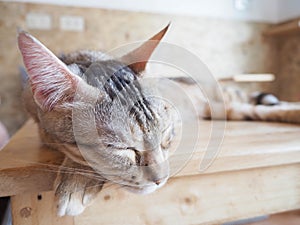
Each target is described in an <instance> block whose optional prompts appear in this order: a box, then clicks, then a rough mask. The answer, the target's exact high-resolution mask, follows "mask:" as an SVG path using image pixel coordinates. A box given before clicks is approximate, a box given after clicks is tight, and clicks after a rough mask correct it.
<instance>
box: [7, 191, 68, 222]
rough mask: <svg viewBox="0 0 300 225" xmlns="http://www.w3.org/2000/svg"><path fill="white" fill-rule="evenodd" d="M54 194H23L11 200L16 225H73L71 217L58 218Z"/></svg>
mask: <svg viewBox="0 0 300 225" xmlns="http://www.w3.org/2000/svg"><path fill="white" fill-rule="evenodd" d="M53 199H54V195H53V193H52V192H47V193H40V194H38V193H36V194H22V195H16V196H13V197H12V198H11V206H12V207H11V208H12V219H13V224H14V225H61V224H63V225H73V224H74V218H73V217H70V216H65V217H57V215H56V203H55V202H54V201H53Z"/></svg>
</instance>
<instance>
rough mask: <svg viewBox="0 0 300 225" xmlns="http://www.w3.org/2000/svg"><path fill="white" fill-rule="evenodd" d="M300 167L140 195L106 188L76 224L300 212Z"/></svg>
mask: <svg viewBox="0 0 300 225" xmlns="http://www.w3.org/2000/svg"><path fill="white" fill-rule="evenodd" d="M299 174H300V164H296V165H287V166H278V167H269V168H260V169H250V170H242V171H234V172H224V173H217V174H203V175H197V176H186V177H177V178H173V179H171V180H169V182H168V183H167V184H166V185H165V186H164V187H163V188H162V189H160V190H158V191H157V192H155V193H153V194H150V195H146V196H141V195H135V194H131V193H128V192H126V191H123V190H120V189H116V188H105V189H104V190H103V191H102V192H101V193H100V195H99V196H98V198H97V199H96V201H95V202H94V203H93V204H92V205H91V206H90V207H89V208H87V210H86V211H85V212H84V213H83V214H82V215H79V216H77V217H75V218H74V221H75V225H96V224H110V225H119V224H124V225H127V224H128V225H166V224H172V225H177V224H178V225H179V224H180V225H181V224H198V225H200V224H205V225H209V224H221V223H223V222H229V221H234V220H238V219H245V218H251V217H255V216H260V215H266V214H270V213H277V212H282V211H288V210H293V209H299V208H300V176H299Z"/></svg>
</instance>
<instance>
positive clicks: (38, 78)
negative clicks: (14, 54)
mask: <svg viewBox="0 0 300 225" xmlns="http://www.w3.org/2000/svg"><path fill="white" fill-rule="evenodd" d="M18 44H19V49H20V51H21V54H22V56H23V61H24V64H25V67H26V69H27V73H28V76H29V82H30V85H31V89H32V92H33V96H34V100H35V102H36V103H37V104H38V105H39V107H40V108H41V109H43V110H46V111H50V110H52V109H53V108H54V107H55V106H56V105H57V104H58V103H61V102H64V101H71V100H72V98H73V97H74V95H75V91H76V89H77V86H78V83H79V82H81V80H82V79H81V78H80V77H78V76H76V75H74V74H73V73H72V72H71V71H70V70H69V69H68V67H67V66H66V65H65V64H64V63H63V62H61V61H60V60H59V59H58V58H57V57H56V56H55V55H54V54H53V53H52V52H51V51H50V50H49V49H48V48H46V47H45V46H44V45H43V44H42V43H41V42H39V41H38V40H37V39H36V38H34V37H33V36H31V35H30V34H29V33H27V32H25V31H19V32H18Z"/></svg>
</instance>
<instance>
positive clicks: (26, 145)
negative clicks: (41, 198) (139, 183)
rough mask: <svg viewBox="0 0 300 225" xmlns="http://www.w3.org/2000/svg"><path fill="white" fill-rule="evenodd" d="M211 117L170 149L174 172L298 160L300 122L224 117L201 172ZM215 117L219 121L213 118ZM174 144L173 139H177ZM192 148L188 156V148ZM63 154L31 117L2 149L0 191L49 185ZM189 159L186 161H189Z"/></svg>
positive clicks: (37, 189) (49, 187)
mask: <svg viewBox="0 0 300 225" xmlns="http://www.w3.org/2000/svg"><path fill="white" fill-rule="evenodd" d="M211 123H212V122H211V121H199V139H198V141H197V142H196V143H193V140H194V139H193V138H192V136H188V137H187V138H186V139H185V140H180V139H178V140H177V143H179V142H182V146H183V149H187V150H188V151H187V152H184V151H183V152H181V153H180V152H179V151H178V150H177V151H175V152H173V157H172V158H171V165H180V166H182V165H184V168H183V169H181V170H179V171H176V170H174V171H173V174H174V175H175V176H187V175H197V174H202V173H204V174H209V173H217V172H224V171H237V170H243V169H250V168H258V167H269V166H278V165H288V164H293V163H299V162H300V138H299V133H300V126H298V125H292V124H279V123H263V122H245V121H242V122H240V121H239V122H227V125H226V131H225V135H224V139H223V143H222V145H221V149H220V152H219V154H218V155H217V156H216V157H215V158H214V162H213V164H212V165H211V166H210V167H209V168H208V169H207V170H206V171H204V172H200V171H199V168H200V162H201V160H202V159H203V156H204V154H205V150H206V146H207V144H208V142H209V141H212V142H214V141H216V140H214V139H210V136H211V133H210V132H209V131H210V129H211ZM214 123H222V122H220V121H214ZM175 145H176V143H175ZM193 148H194V150H195V151H194V153H193V155H192V158H189V156H190V151H189V149H193ZM62 159H63V155H62V154H61V153H59V152H57V151H54V150H51V149H47V148H45V147H43V146H42V143H41V142H40V140H39V137H38V132H37V128H36V125H35V124H34V123H33V121H31V120H29V121H28V122H27V123H26V124H25V125H24V126H23V127H22V128H21V129H20V130H19V132H18V133H17V134H16V135H15V136H14V137H13V138H12V139H11V141H10V143H9V144H8V145H7V146H6V147H5V148H4V149H3V150H2V151H1V152H0V180H1V182H0V196H10V195H16V194H20V193H24V192H41V191H49V190H52V184H53V181H54V178H55V174H56V171H57V167H58V165H59V164H60V163H61V161H62ZM187 159H189V160H188V163H186V162H187Z"/></svg>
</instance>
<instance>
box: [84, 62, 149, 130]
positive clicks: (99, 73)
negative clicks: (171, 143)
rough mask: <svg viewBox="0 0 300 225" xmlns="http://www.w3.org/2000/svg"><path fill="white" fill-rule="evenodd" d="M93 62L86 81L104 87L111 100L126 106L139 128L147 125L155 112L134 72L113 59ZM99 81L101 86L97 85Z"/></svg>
mask: <svg viewBox="0 0 300 225" xmlns="http://www.w3.org/2000/svg"><path fill="white" fill-rule="evenodd" d="M93 64H94V65H93ZM93 64H92V65H91V69H90V70H88V71H90V73H89V74H85V75H86V79H87V83H88V84H90V85H92V86H94V87H97V88H99V89H101V90H103V89H104V91H105V92H106V93H107V95H108V96H109V98H110V99H111V101H120V103H121V105H123V107H127V109H126V110H129V112H128V113H129V114H131V115H132V116H133V117H134V118H135V119H136V121H137V123H138V124H139V126H140V127H141V128H143V129H144V128H146V127H148V125H149V123H150V121H152V120H153V119H154V118H155V114H154V112H153V110H152V109H151V107H150V103H149V102H148V101H147V99H146V98H145V96H144V94H143V93H142V90H141V86H140V84H139V82H138V80H137V79H136V75H135V74H134V72H133V71H132V70H131V69H130V68H129V67H127V66H125V65H123V64H122V63H120V62H118V61H114V60H109V61H103V62H97V63H96V64H95V63H93ZM96 81H97V82H96ZM99 83H101V86H102V87H99Z"/></svg>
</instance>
